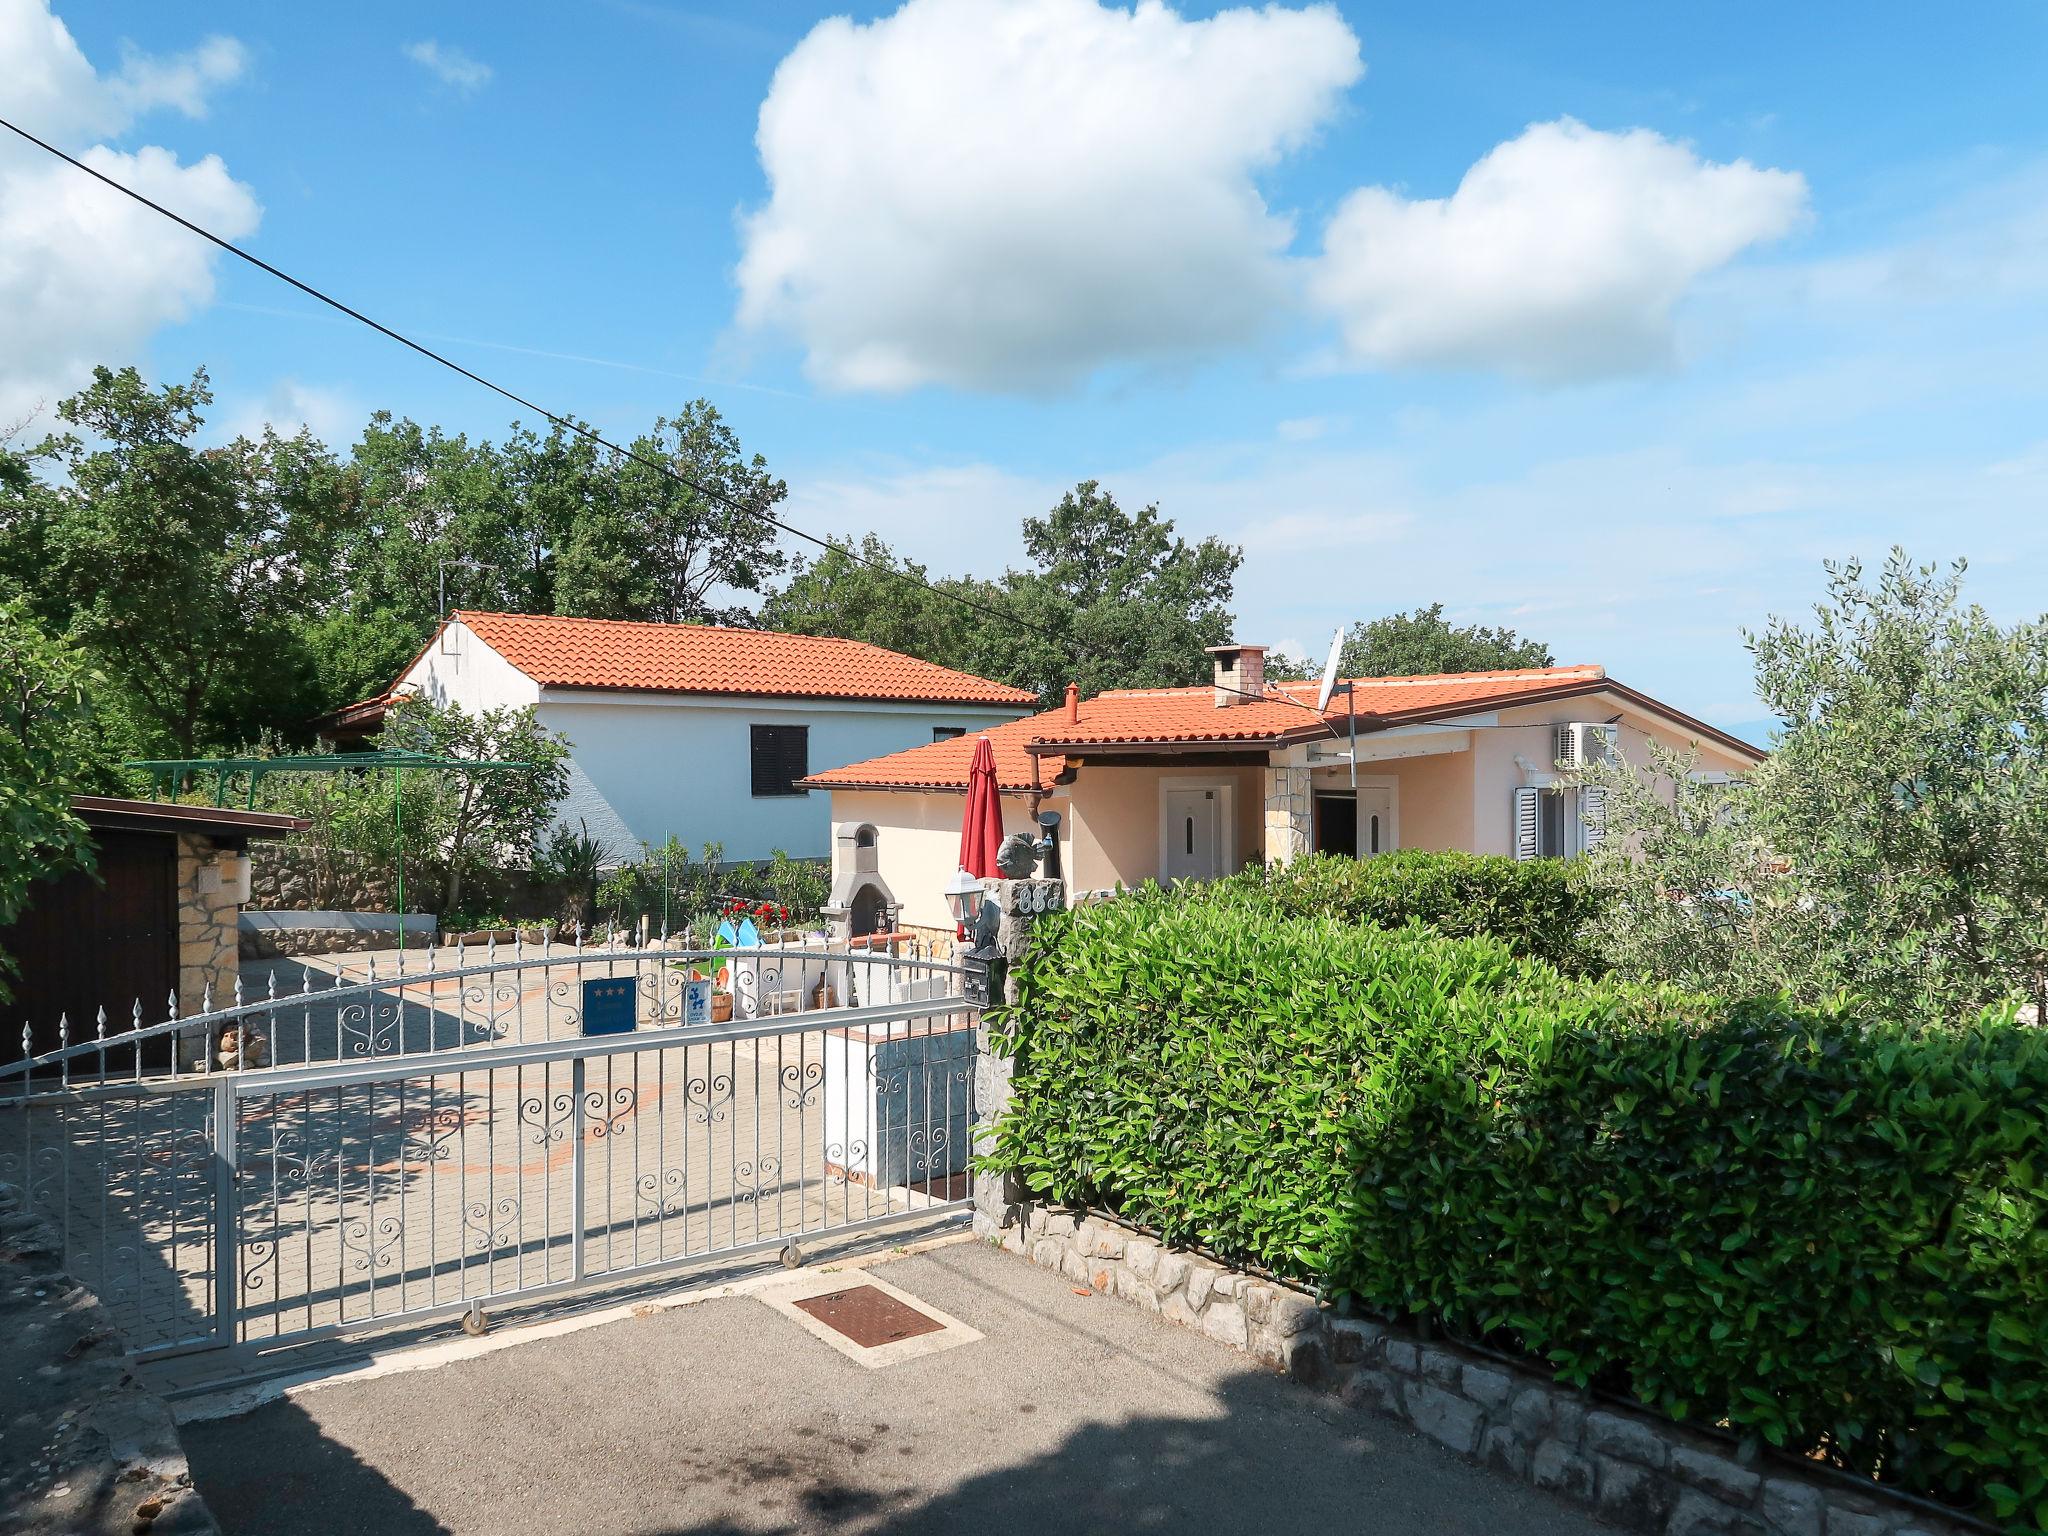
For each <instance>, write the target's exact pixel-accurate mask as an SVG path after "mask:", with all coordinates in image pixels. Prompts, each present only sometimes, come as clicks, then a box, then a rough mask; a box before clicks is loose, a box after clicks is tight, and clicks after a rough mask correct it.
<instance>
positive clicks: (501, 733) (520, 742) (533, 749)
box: [383, 698, 571, 912]
mask: <svg viewBox="0 0 2048 1536" xmlns="http://www.w3.org/2000/svg"><path fill="white" fill-rule="evenodd" d="M383 744H384V746H385V747H387V748H389V749H391V750H394V751H404V752H425V753H428V754H431V755H433V756H435V757H452V758H460V759H462V760H464V761H467V762H474V763H486V762H501V763H523V764H525V765H526V766H525V767H523V768H519V769H513V770H509V771H507V770H502V769H501V770H478V771H474V772H461V773H456V772H450V773H444V774H441V775H439V777H440V778H441V779H442V780H443V785H442V790H441V794H440V796H439V807H438V814H437V818H436V821H435V824H434V846H435V850H436V853H437V856H438V858H439V861H440V864H441V867H442V870H443V872H444V874H443V886H442V894H441V905H442V910H444V911H449V912H456V911H460V910H461V908H462V886H463V882H464V881H465V880H467V879H470V878H472V877H473V876H475V875H476V874H477V873H479V872H480V871H482V870H486V869H491V868H496V867H502V866H506V865H523V864H528V863H530V862H531V861H532V858H533V853H534V848H535V845H536V843H537V841H538V840H539V838H540V836H541V834H542V833H543V832H545V831H546V830H547V828H548V825H549V824H550V823H551V822H552V821H553V820H554V816H555V807H556V806H558V805H560V804H561V802H562V797H563V796H564V795H565V794H567V793H568V791H569V749H570V745H571V744H570V741H569V738H568V737H566V736H564V735H563V734H562V733H561V732H560V731H551V730H549V729H548V728H547V727H546V726H544V725H542V724H541V723H540V721H539V719H538V717H537V716H536V714H535V711H534V709H533V706H531V705H527V706H526V707H524V708H521V709H504V708H501V709H487V710H483V711H480V712H478V713H476V714H472V713H470V712H469V711H468V710H465V709H464V708H462V706H461V705H459V704H450V705H446V706H440V705H435V704H433V703H430V702H429V701H427V700H425V699H417V698H413V699H401V700H399V701H398V702H397V703H396V704H395V705H393V706H392V709H391V712H390V714H389V715H388V716H387V717H386V719H385V722H384V736H383Z"/></svg>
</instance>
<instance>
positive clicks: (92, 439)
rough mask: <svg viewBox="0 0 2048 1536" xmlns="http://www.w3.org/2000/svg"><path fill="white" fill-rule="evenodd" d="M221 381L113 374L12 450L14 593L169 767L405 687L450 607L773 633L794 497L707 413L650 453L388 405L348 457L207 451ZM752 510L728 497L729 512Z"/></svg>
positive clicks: (643, 444)
mask: <svg viewBox="0 0 2048 1536" xmlns="http://www.w3.org/2000/svg"><path fill="white" fill-rule="evenodd" d="M211 400H212V396H211V393H210V391H209V389H208V385H207V380H206V375H205V373H204V372H203V371H202V372H200V373H198V374H196V375H195V376H194V377H193V379H192V381H191V382H190V383H189V384H172V385H167V386H164V387H163V388H161V389H152V388H150V387H149V386H148V385H146V384H145V383H144V382H143V380H142V378H141V376H140V375H139V374H138V373H137V372H136V371H135V370H134V369H133V368H127V369H123V370H121V371H119V372H118V373H117V372H114V371H111V370H108V369H100V370H98V371H97V372H96V373H95V376H94V381H93V383H92V385H91V386H90V387H89V388H87V389H86V390H84V391H82V392H81V393H80V394H79V395H78V396H77V397H76V398H74V399H72V400H68V401H66V402H65V403H64V405H63V406H62V408H61V414H62V416H63V419H64V421H65V422H66V423H67V424H68V425H70V426H71V427H74V428H76V429H77V431H76V433H75V434H66V435H61V436H57V437H52V438H50V439H49V440H47V441H46V442H44V443H42V444H40V445H38V446H37V447H36V448H34V449H33V450H31V451H30V452H29V453H28V454H27V455H0V467H4V472H0V596H7V595H15V596H21V597H24V598H26V599H27V600H28V601H29V602H30V603H31V605H32V607H33V609H34V611H35V612H36V614H37V615H38V616H39V617H40V618H41V619H42V621H43V622H44V623H45V624H46V625H47V626H49V627H51V628H52V629H54V630H56V631H59V632H66V633H72V634H75V635H76V636H77V637H78V638H79V641H80V643H81V644H83V645H85V646H86V647H87V649H88V651H89V653H90V654H91V656H92V657H93V659H94V660H95V662H97V664H98V665H100V667H101V668H102V669H103V670H104V671H105V672H106V674H107V676H108V678H109V680H110V682H111V683H112V685H113V690H114V693H115V695H116V704H117V708H118V710H119V711H120V712H122V713H125V714H127V715H130V716H132V717H133V719H134V721H135V724H136V727H137V733H138V736H139V738H140V740H141V741H142V744H143V745H144V746H145V747H146V749H147V750H148V752H149V753H150V754H152V755H157V756H178V757H191V756H198V755H204V754H208V753H212V752H216V751H225V750H233V749H235V748H238V747H240V746H241V745H242V744H244V743H246V742H248V741H251V740H254V739H256V738H258V737H259V736H264V735H274V736H277V737H278V738H280V739H282V740H284V741H287V742H292V743H303V742H305V741H307V740H308V739H309V737H310V734H311V722H312V720H313V718H314V717H316V716H318V715H320V714H322V713H325V712H326V711H327V710H329V709H332V708H335V707H337V706H339V705H342V704H345V703H349V702H351V701H353V700H356V699H360V698H364V697H367V696H369V695H371V694H373V693H376V692H378V691H380V690H381V689H383V688H385V687H386V686H388V685H389V684H390V683H391V681H392V680H393V679H394V678H395V677H396V676H398V674H399V673H400V672H401V671H402V670H403V669H404V667H405V666H406V664H407V663H408V662H409V661H410V660H411V659H412V657H413V655H414V654H415V653H416V652H417V651H418V649H419V647H420V646H421V644H422V643H424V641H425V640H426V638H427V636H428V635H429V634H430V633H431V632H432V630H433V627H434V624H435V623H436V621H437V620H438V618H439V617H440V614H441V604H442V597H443V591H444V582H445V593H446V598H447V602H448V604H449V605H450V606H451V607H468V608H488V609H498V610H503V611H508V612H515V613H560V614H572V615H578V616H582V617H591V618H613V619H653V620H662V621H669V622H675V621H690V622H709V623H736V624H746V623H751V622H752V615H751V613H750V611H749V609H748V607H747V602H748V600H749V599H750V598H751V597H752V596H753V595H754V594H757V593H759V592H760V591H761V590H762V589H763V588H764V587H765V586H766V585H767V583H768V582H769V581H771V580H772V579H773V578H775V577H777V576H778V575H780V573H781V572H782V570H783V569H784V567H785V565H786V564H787V556H786V555H785V554H784V553H783V551H782V550H781V549H780V547H779V546H778V542H777V531H776V529H775V528H774V527H773V525H772V524H770V523H769V522H767V521H766V514H770V513H772V512H773V510H774V508H775V507H776V505H777V504H779V503H780V502H781V501H782V500H783V498H784V497H785V496H786V495H787V490H786V488H785V487H784V485H783V484H782V482H781V481H780V480H777V479H775V478H774V477H773V476H771V475H770V474H769V473H768V470H767V466H766V464H765V463H764V461H763V460H762V459H761V458H760V457H759V456H758V455H755V456H752V457H748V456H747V455H746V454H745V453H744V451H743V450H742V449H741V446H740V443H739V440H738V438H737V437H736V436H735V435H734V433H733V431H732V429H731V428H730V427H729V426H728V425H726V423H725V422H724V421H723V420H722V419H721V418H720V417H719V415H718V412H717V411H716V410H714V409H713V408H712V407H711V406H710V405H709V404H708V403H707V402H705V401H702V400H698V401H693V402H691V403H690V404H688V405H686V406H684V407H683V408H682V409H681V410H680V411H679V412H677V413H676V415H675V416H674V417H672V418H669V417H664V418H660V419H658V420H657V421H656V422H655V424H654V427H653V429H652V430H651V431H650V432H648V433H647V434H645V435H644V436H642V437H639V438H637V439H636V440H635V441H634V442H633V444H632V449H633V452H634V453H636V454H639V455H641V456H643V457H645V458H649V459H653V460H655V461H658V462H660V463H664V464H667V465H669V466H671V467H672V468H673V469H674V470H675V471H677V473H678V474H680V475H681V476H682V477H683V478H684V479H686V480H688V481H690V482H692V483H693V484H694V485H697V486H701V487H704V488H705V489H704V490H703V491H698V490H694V489H691V488H690V487H689V486H686V485H683V484H681V483H679V482H678V481H677V480H676V479H674V478H671V477H670V476H668V475H665V474H663V473H661V472H659V471H658V470H656V469H654V468H651V467H650V466H649V465H647V464H643V463H640V462H636V461H635V460H634V459H632V458H629V457H626V456H624V455H620V454H614V453H612V452H610V451H608V450H605V449H602V448H599V447H597V446H596V445H594V444H592V443H591V442H590V441H589V439H587V438H585V437H583V436H581V435H580V434H578V433H576V432H574V431H570V430H568V429H566V428H563V427H550V428H549V429H548V431H547V432H546V433H545V434H542V433H538V432H535V431H532V430H529V429H525V428H521V427H519V426H517V425H516V424H515V425H514V427H513V428H512V430H511V432H510V434H509V435H508V436H507V438H506V439H505V441H504V442H503V443H502V444H494V443H491V442H489V441H485V440H480V439H479V440H472V439H470V438H468V437H465V436H463V435H461V434H459V433H458V434H453V435H451V434H446V433H443V432H441V431H440V430H439V429H438V428H434V427H423V426H421V425H419V424H418V423H416V422H413V421H409V420H406V419H403V418H398V417H394V416H392V415H391V413H389V412H386V411H380V412H378V413H376V414H375V415H374V416H372V417H371V419H370V421H369V423H368V424H367V426H366V427H365V428H364V430H363V433H362V436H361V439H360V441H358V442H357V443H356V445H355V447H354V449H353V450H352V451H351V452H350V453H349V454H347V455H346V456H345V457H339V458H338V457H336V456H335V455H334V454H332V453H330V452H329V451H328V450H327V448H326V447H325V446H323V445H322V444H321V443H320V442H318V441H317V440H316V439H315V438H313V437H312V436H311V435H310V434H307V433H300V434H299V435H297V436H294V437H280V436H278V435H277V434H275V433H272V432H269V431H266V432H264V433H263V434H262V436H261V437H260V438H254V439H248V438H245V439H239V440H237V441H235V442H233V443H230V444H228V445H226V446H224V447H219V448H202V447H200V446H198V441H197V439H198V435H199V433H200V430H201V428H202V426H203V424H204V416H205V409H206V407H207V406H208V405H209V404H210V403H211ZM728 499H729V500H730V501H731V502H733V503H736V504H737V505H736V506H735V505H728V504H727V500H728Z"/></svg>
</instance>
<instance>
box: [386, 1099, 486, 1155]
mask: <svg viewBox="0 0 2048 1536" xmlns="http://www.w3.org/2000/svg"><path fill="white" fill-rule="evenodd" d="M468 1121H469V1114H468V1112H467V1111H466V1110H464V1109H463V1108H462V1107H461V1106H460V1105H458V1104H449V1105H443V1106H442V1107H440V1108H438V1109H431V1110H428V1111H427V1112H426V1114H424V1115H422V1116H421V1117H420V1119H419V1120H418V1122H417V1123H416V1124H414V1125H413V1126H412V1127H411V1128H410V1129H409V1130H408V1132H407V1135H406V1140H405V1142H404V1144H403V1145H402V1146H401V1147H400V1148H399V1160H400V1161H401V1162H406V1163H415V1164H420V1165H425V1164H427V1163H445V1162H447V1161H448V1159H449V1158H450V1157H451V1156H453V1155H454V1151H455V1148H454V1146H453V1142H454V1140H455V1138H456V1136H457V1135H459V1134H460V1133H461V1130H462V1128H463V1126H464V1125H466V1124H467V1123H468ZM416 1138H418V1139H416Z"/></svg>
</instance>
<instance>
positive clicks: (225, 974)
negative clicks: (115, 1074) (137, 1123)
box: [143, 833, 249, 1066]
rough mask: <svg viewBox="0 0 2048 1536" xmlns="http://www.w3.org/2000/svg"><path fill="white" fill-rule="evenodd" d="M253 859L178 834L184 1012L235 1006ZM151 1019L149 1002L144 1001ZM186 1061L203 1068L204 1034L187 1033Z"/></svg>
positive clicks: (182, 1049)
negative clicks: (242, 920) (209, 1006)
mask: <svg viewBox="0 0 2048 1536" xmlns="http://www.w3.org/2000/svg"><path fill="white" fill-rule="evenodd" d="M248 867H249V866H248V857H247V855H245V854H240V853H237V852H236V851H234V850H233V849H223V848H216V847H215V846H214V844H213V842H212V840H211V839H209V838H204V837H194V836H191V835H188V834H184V833H180V834H179V836H178V1013H179V1015H180V1016H183V1015H186V1014H193V1013H198V1012H200V1011H201V1010H202V1009H203V1008H205V1007H206V1005H207V1004H208V1002H209V1001H210V1002H211V1003H212V1005H213V1006H214V1007H215V1008H230V1007H233V1006H234V1001H235V976H236V974H237V972H238V971H239V969H240V966H241V944H240V942H239V934H238V932H237V930H238V927H239V922H238V919H239V918H240V916H241V909H242V900H243V897H244V896H245V895H246V893H247V887H246V882H247V878H248V876H247V871H248ZM143 1013H144V1018H145V1020H147V1019H148V1017H149V999H146V998H145V999H144V1000H143ZM178 1049H179V1054H180V1059H181V1061H182V1062H183V1063H184V1064H185V1065H188V1066H196V1065H197V1064H198V1060H199V1055H200V1053H201V1052H203V1051H204V1050H205V1049H206V1041H205V1038H204V1031H203V1030H194V1031H191V1032H189V1033H181V1034H180V1038H179V1047H178Z"/></svg>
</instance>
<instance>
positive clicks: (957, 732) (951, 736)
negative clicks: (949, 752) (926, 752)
mask: <svg viewBox="0 0 2048 1536" xmlns="http://www.w3.org/2000/svg"><path fill="white" fill-rule="evenodd" d="M966 734H967V727H966V726H964V725H935V726H933V727H932V740H933V741H958V740H959V739H960V738H961V737H962V736H965V735H966Z"/></svg>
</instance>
